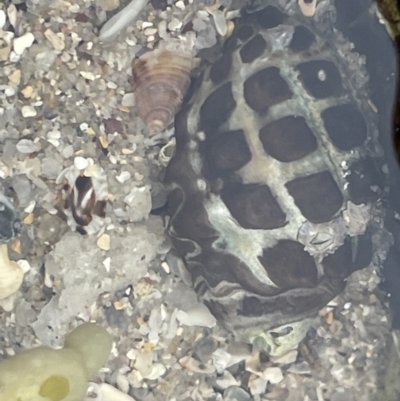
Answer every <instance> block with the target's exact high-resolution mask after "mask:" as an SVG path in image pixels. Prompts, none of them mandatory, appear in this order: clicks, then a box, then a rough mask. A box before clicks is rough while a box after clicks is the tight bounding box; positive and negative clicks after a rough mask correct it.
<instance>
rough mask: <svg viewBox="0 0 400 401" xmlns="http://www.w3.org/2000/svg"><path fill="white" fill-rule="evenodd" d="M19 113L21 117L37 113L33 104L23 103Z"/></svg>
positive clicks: (32, 115)
mask: <svg viewBox="0 0 400 401" xmlns="http://www.w3.org/2000/svg"><path fill="white" fill-rule="evenodd" d="M21 113H22V117H24V118H28V117H35V116H36V115H37V112H36V110H35V108H34V107H33V106H29V105H25V106H22V107H21Z"/></svg>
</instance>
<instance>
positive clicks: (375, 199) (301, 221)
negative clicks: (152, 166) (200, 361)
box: [166, 0, 390, 354]
mask: <svg viewBox="0 0 400 401" xmlns="http://www.w3.org/2000/svg"><path fill="white" fill-rule="evenodd" d="M262 3H263V8H261V9H259V10H257V11H256V12H254V13H249V14H246V13H243V16H242V17H241V19H240V20H239V21H238V23H237V28H236V30H235V32H234V33H233V35H232V37H231V38H230V39H229V40H228V41H227V43H226V45H225V46H224V49H223V52H222V54H221V56H220V57H219V59H217V61H216V62H215V63H214V64H213V65H212V66H211V67H210V68H208V69H206V71H205V72H204V74H203V76H202V81H201V82H200V83H199V85H198V87H197V90H196V91H195V92H194V94H193V96H192V98H191V99H190V101H189V102H188V104H185V105H184V107H183V109H182V111H181V112H180V113H179V115H178V116H177V119H176V124H175V125H176V141H177V151H176V155H175V157H174V158H173V159H172V160H171V162H170V164H169V166H168V169H167V176H166V182H167V185H168V186H169V189H170V191H171V192H170V196H169V206H170V215H171V220H170V226H169V232H170V234H171V236H172V239H173V242H174V245H175V247H176V249H177V250H178V252H179V253H180V254H181V255H182V257H183V258H184V260H185V262H186V266H187V269H188V270H189V272H190V273H191V275H192V278H193V283H194V288H195V290H196V291H197V293H198V294H199V296H200V297H201V298H202V299H203V301H204V302H205V303H206V304H207V306H209V308H210V310H211V311H212V313H213V314H214V315H215V316H216V318H217V320H218V321H219V322H221V323H222V324H223V325H225V327H227V328H228V329H229V330H230V331H232V332H233V333H234V335H235V336H236V337H238V338H241V339H243V340H245V341H249V342H252V343H258V345H259V340H260V341H261V342H263V346H265V349H266V350H267V351H269V352H270V353H272V354H280V353H282V352H285V351H287V350H288V349H289V348H290V347H291V346H294V345H296V343H298V342H299V341H300V340H301V339H302V336H304V335H305V333H306V331H307V325H308V324H309V323H310V320H309V319H310V318H312V317H313V316H315V315H316V314H317V312H318V310H319V309H320V308H322V307H323V306H324V305H326V304H327V303H328V302H329V301H330V300H331V299H332V298H334V297H335V296H336V295H338V294H339V293H340V292H341V291H342V290H343V288H344V287H345V280H346V278H347V277H348V276H349V275H350V274H351V273H352V272H354V271H355V270H357V269H359V268H363V267H366V266H368V265H369V264H370V262H371V260H372V257H373V255H374V254H375V253H376V252H378V249H379V254H380V255H381V256H382V255H383V256H382V257H383V258H384V255H385V253H386V252H387V249H388V247H389V246H390V241H386V242H384V243H381V242H379V240H378V238H388V236H389V237H390V235H389V234H387V235H388V236H386V237H385V236H384V235H382V236H374V235H373V233H374V232H376V231H377V230H382V229H381V227H382V226H383V223H382V219H383V216H384V214H385V210H384V209H383V208H382V204H381V203H380V200H379V199H380V198H382V197H385V196H386V190H387V187H386V184H385V182H386V178H385V177H383V175H382V172H381V167H382V164H383V163H384V160H383V159H382V155H383V152H382V149H381V147H380V145H379V143H378V130H377V127H376V114H375V112H374V110H373V108H372V107H371V105H370V102H369V95H368V75H367V71H366V69H365V67H364V66H363V65H361V63H360V56H359V55H358V54H356V53H355V52H352V44H351V43H349V42H348V41H346V40H345V38H344V37H343V36H342V35H341V34H340V33H338V32H337V31H336V30H334V29H332V22H329V21H328V19H327V16H328V17H329V16H330V11H331V10H332V8H331V7H332V4H330V2H329V1H328V0H327V1H324V2H318V4H317V7H316V10H315V15H314V16H312V17H309V16H305V15H304V10H301V8H300V6H299V4H298V3H297V2H296V4H294V2H289V3H290V4H289V3H288V5H287V6H286V7H287V9H284V8H283V7H282V4H283V3H285V2H282V1H279V0H269V1H264V2H262ZM332 3H333V1H332ZM302 4H303V3H302ZM344 54H345V55H346V56H345V58H344V56H343V55H344ZM382 231H384V230H382ZM303 323H304V324H303Z"/></svg>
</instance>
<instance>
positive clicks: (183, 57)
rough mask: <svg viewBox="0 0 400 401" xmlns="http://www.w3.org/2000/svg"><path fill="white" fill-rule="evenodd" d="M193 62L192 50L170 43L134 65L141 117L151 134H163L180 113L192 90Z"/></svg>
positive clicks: (149, 53) (183, 45) (186, 45)
mask: <svg viewBox="0 0 400 401" xmlns="http://www.w3.org/2000/svg"><path fill="white" fill-rule="evenodd" d="M192 60H193V53H192V46H190V45H189V44H188V43H185V42H184V44H182V42H181V41H180V40H178V39H170V40H168V41H163V42H161V43H160V46H159V47H158V48H157V49H155V50H153V51H150V52H148V53H145V54H143V55H142V56H141V57H139V58H138V59H136V60H135V61H134V62H133V65H132V72H133V80H134V91H135V98H136V105H137V108H138V114H139V117H140V118H141V119H142V120H143V122H144V123H145V124H146V126H147V128H148V130H149V131H150V134H152V135H154V134H158V133H159V132H161V131H163V130H164V129H165V128H166V127H167V126H168V124H170V123H171V122H172V120H173V118H174V117H175V114H176V113H177V112H178V111H179V109H180V107H181V104H182V101H183V98H184V96H185V95H186V92H187V90H188V88H189V84H190V71H191V67H192Z"/></svg>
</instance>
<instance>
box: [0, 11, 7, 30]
mask: <svg viewBox="0 0 400 401" xmlns="http://www.w3.org/2000/svg"><path fill="white" fill-rule="evenodd" d="M5 24H6V13H5V12H4V10H0V29H3V27H4V25H5Z"/></svg>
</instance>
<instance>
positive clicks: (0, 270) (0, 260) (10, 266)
mask: <svg viewBox="0 0 400 401" xmlns="http://www.w3.org/2000/svg"><path fill="white" fill-rule="evenodd" d="M23 278H24V271H23V269H22V268H21V267H20V266H19V265H18V263H17V262H13V261H11V260H10V259H9V257H8V249H7V245H5V244H2V245H0V300H2V299H5V298H7V297H9V296H11V295H13V294H15V293H16V292H17V291H18V289H19V287H20V286H21V284H22V280H23Z"/></svg>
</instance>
